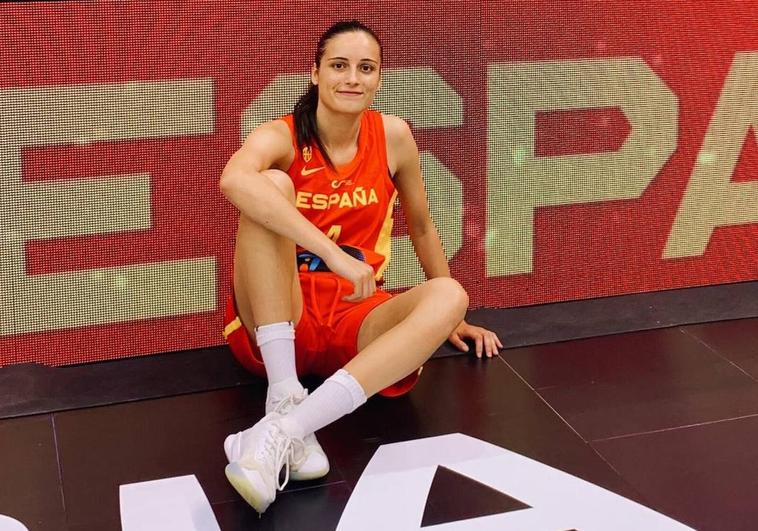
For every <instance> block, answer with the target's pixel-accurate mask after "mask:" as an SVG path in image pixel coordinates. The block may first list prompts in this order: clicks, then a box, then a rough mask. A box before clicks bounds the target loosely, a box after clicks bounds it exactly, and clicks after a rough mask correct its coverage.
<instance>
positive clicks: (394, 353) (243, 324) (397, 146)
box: [220, 21, 502, 513]
mask: <svg viewBox="0 0 758 531" xmlns="http://www.w3.org/2000/svg"><path fill="white" fill-rule="evenodd" d="M381 59H382V56H381V45H380V43H379V39H378V38H377V36H376V35H375V34H374V32H373V31H371V30H370V29H369V28H367V27H366V26H364V25H362V24H361V23H359V22H355V21H349V22H339V23H337V24H335V25H334V26H332V27H331V28H329V29H328V30H327V31H326V32H325V33H324V34H323V35H322V37H321V39H320V40H319V43H318V47H317V51H316V58H315V61H314V64H313V66H312V69H311V85H310V87H309V89H308V91H307V92H306V94H305V95H304V96H303V97H302V98H301V99H300V101H299V102H298V103H297V105H296V106H295V110H294V112H293V114H292V115H289V116H285V117H284V118H282V119H280V120H274V121H272V122H268V123H266V124H263V125H261V126H260V127H259V128H257V129H256V130H255V131H253V132H252V133H251V134H250V136H249V137H248V138H247V139H246V141H245V142H244V144H243V146H242V147H241V148H240V150H239V151H237V153H235V154H234V155H233V156H232V158H231V159H230V160H229V162H228V164H227V166H226V168H225V169H224V172H223V175H222V177H221V181H220V187H221V190H222V192H223V193H224V194H225V195H226V197H227V198H228V199H229V200H230V201H231V202H232V203H233V204H234V205H235V206H236V207H237V208H238V209H239V210H240V213H241V215H240V223H239V229H238V233H237V246H236V252H235V266H234V295H233V297H232V298H231V299H230V302H229V304H228V305H227V311H226V327H225V330H224V334H225V336H226V337H227V340H228V342H229V344H230V347H231V348H232V351H233V352H234V354H235V356H236V357H237V358H238V359H239V360H240V361H241V362H242V363H243V364H244V365H245V366H246V367H247V368H249V369H250V370H251V371H253V372H256V373H258V374H261V375H265V376H267V378H268V380H269V387H268V392H267V397H266V416H265V417H264V418H263V419H261V420H260V421H259V422H258V423H257V424H255V425H254V426H253V427H252V428H249V429H247V430H245V431H243V432H240V433H237V434H232V435H230V436H229V437H227V439H226V441H225V443H224V449H225V451H226V454H227V458H228V460H229V465H227V467H226V475H227V478H228V479H229V481H230V482H231V484H232V485H233V486H234V488H235V489H236V490H237V491H238V492H239V493H240V494H241V495H242V497H243V498H245V500H246V501H247V502H248V503H250V504H251V505H252V506H253V507H254V508H255V509H256V510H257V511H258V512H259V513H262V512H263V511H265V510H266V508H267V507H268V505H269V504H270V503H271V502H273V501H274V498H275V496H276V491H277V489H279V490H281V489H282V488H283V487H284V485H283V484H280V482H279V474H280V471H281V468H282V467H284V468H285V469H286V471H287V473H288V474H289V475H288V476H285V481H284V483H285V484H286V481H287V479H288V478H292V479H313V478H317V477H321V476H323V475H325V474H326V473H327V472H328V471H329V463H328V460H327V459H326V456H325V455H324V452H323V450H322V449H321V447H320V446H319V444H318V442H317V441H316V438H315V436H314V435H313V434H314V432H315V431H317V430H318V429H320V428H322V427H324V426H326V425H327V424H329V423H331V422H334V421H335V420H337V419H338V418H340V417H342V416H343V415H345V414H347V413H350V412H352V411H353V410H354V409H355V408H357V407H358V406H360V405H361V404H363V403H364V402H365V401H366V399H367V398H368V397H370V396H372V395H374V394H375V393H380V394H383V395H385V396H397V395H399V394H403V393H405V392H407V391H408V390H410V388H411V387H412V386H413V385H414V383H415V382H416V380H417V378H418V375H419V373H420V367H421V365H422V364H423V363H424V362H425V361H426V360H427V359H428V358H429V356H431V355H432V353H433V352H434V351H435V350H436V349H437V348H438V347H439V346H440V344H442V342H443V341H444V340H445V339H449V340H450V341H451V342H452V343H453V344H454V345H456V346H457V347H458V348H460V349H461V350H463V351H468V346H467V345H466V343H465V342H464V341H465V340H467V339H468V340H473V341H474V342H475V344H476V354H477V356H479V357H481V356H482V354H483V353H484V354H486V355H487V356H492V354H496V353H497V352H498V348H502V344H501V343H500V341H499V339H498V338H497V336H496V335H495V334H494V333H492V332H490V331H487V330H484V329H482V328H479V327H475V326H471V325H469V324H468V323H466V322H465V321H464V320H463V317H464V315H465V312H466V309H467V307H468V296H467V294H466V292H465V291H464V289H463V288H462V287H461V286H460V284H458V283H457V282H456V281H455V280H453V279H452V278H450V271H449V269H448V265H447V261H446V259H445V255H444V253H443V249H442V244H441V243H440V239H439V236H438V234H437V231H436V229H435V227H434V225H433V223H432V220H431V218H430V215H429V209H428V205H427V201H426V194H425V191H424V185H423V180H422V177H421V170H420V164H419V153H418V148H417V147H416V143H415V141H414V139H413V136H412V134H411V131H410V129H409V127H408V125H407V124H406V123H405V122H404V121H403V120H401V119H399V118H397V117H395V116H389V115H383V114H381V113H378V112H376V111H371V110H368V108H369V106H370V104H371V102H372V101H373V98H374V95H375V94H376V91H377V90H378V89H379V86H380V83H381V79H380V69H381ZM396 194H397V195H398V196H399V198H400V201H401V205H402V207H403V209H404V211H405V214H406V217H407V219H408V229H409V233H410V237H411V239H412V241H413V245H414V248H415V250H416V254H417V255H418V258H419V261H420V262H421V265H422V267H423V269H424V272H425V273H426V276H427V278H428V279H429V280H427V281H426V282H424V283H423V284H421V285H419V286H416V287H415V288H412V289H410V290H408V291H406V292H405V293H402V294H400V295H396V296H390V295H389V294H387V293H386V292H384V291H382V290H380V289H377V281H380V280H381V277H382V273H383V271H384V269H385V268H386V266H387V263H388V261H389V247H390V236H391V231H392V206H393V203H394V200H395V197H396ZM249 331H254V335H255V339H256V341H255V342H253V341H251V339H250V336H249ZM295 331H297V334H295ZM254 343H255V344H254ZM256 344H257V345H256ZM304 373H315V374H318V375H321V376H324V377H327V378H326V380H325V381H324V383H323V384H322V385H321V386H319V387H318V388H317V389H316V390H315V391H314V392H313V394H311V395H310V396H307V393H306V391H305V390H304V389H303V387H302V386H301V385H300V382H299V381H298V377H297V375H298V374H304Z"/></svg>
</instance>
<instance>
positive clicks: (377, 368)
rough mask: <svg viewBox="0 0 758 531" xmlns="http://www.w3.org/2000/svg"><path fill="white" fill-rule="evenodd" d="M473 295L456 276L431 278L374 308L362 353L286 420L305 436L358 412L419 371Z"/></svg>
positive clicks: (367, 322) (363, 327)
mask: <svg viewBox="0 0 758 531" xmlns="http://www.w3.org/2000/svg"><path fill="white" fill-rule="evenodd" d="M467 307H468V295H467V294H466V291H465V290H464V289H463V288H462V287H461V285H460V284H458V282H456V281H455V280H453V279H451V278H436V279H432V280H430V281H427V282H425V283H423V284H421V285H420V286H417V287H415V288H413V289H411V290H409V291H407V292H405V293H403V294H401V295H398V296H396V297H393V298H392V299H389V300H388V301H386V302H384V303H382V304H381V305H379V306H377V307H376V308H374V309H373V310H372V311H371V312H370V313H369V314H368V316H367V317H366V319H365V320H364V321H363V324H362V325H361V329H360V331H359V334H358V348H359V352H358V354H357V355H356V356H355V357H354V358H353V359H352V360H350V361H349V362H348V363H347V364H346V365H345V366H344V367H343V368H342V369H340V370H338V371H337V372H335V373H334V374H333V375H332V376H330V377H329V378H328V379H327V380H325V381H324V383H323V384H322V385H321V386H320V387H319V388H318V389H316V390H315V391H314V392H313V394H312V395H311V396H310V397H308V398H307V399H306V400H305V401H303V402H302V403H301V404H300V405H299V406H298V407H297V408H295V409H294V410H293V411H292V413H291V414H290V415H289V416H288V417H287V419H284V420H283V421H282V425H283V426H284V428H285V429H286V430H288V431H289V433H291V434H293V435H294V436H296V437H302V436H304V435H307V434H309V433H313V432H315V431H317V430H319V429H321V428H322V427H324V426H326V425H328V424H331V423H332V422H334V421H335V420H337V419H338V418H340V417H342V416H343V415H346V414H348V413H350V412H352V411H354V410H355V409H356V408H357V407H359V406H360V405H361V404H363V403H364V402H365V401H366V399H367V398H368V397H370V396H371V395H373V394H375V393H377V392H379V391H381V390H382V389H384V388H385V387H388V386H390V385H392V384H394V383H395V382H397V381H398V380H401V379H402V378H403V377H405V376H407V375H408V374H410V373H412V372H413V371H415V370H416V369H418V368H419V367H420V366H421V365H422V364H423V363H424V362H425V361H426V360H427V359H428V358H429V357H430V356H431V355H432V353H434V351H435V350H436V349H437V347H439V346H440V345H441V344H442V342H443V341H445V339H447V337H448V336H449V335H450V333H451V332H452V331H453V330H454V329H455V327H456V326H457V325H458V324H459V323H460V322H461V320H462V319H463V317H464V315H465V313H466V309H467Z"/></svg>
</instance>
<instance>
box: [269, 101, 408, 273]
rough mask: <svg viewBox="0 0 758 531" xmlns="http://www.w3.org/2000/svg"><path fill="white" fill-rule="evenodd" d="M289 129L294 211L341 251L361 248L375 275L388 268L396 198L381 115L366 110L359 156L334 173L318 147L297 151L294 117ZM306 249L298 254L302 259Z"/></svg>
mask: <svg viewBox="0 0 758 531" xmlns="http://www.w3.org/2000/svg"><path fill="white" fill-rule="evenodd" d="M282 120H284V121H285V122H286V123H287V125H288V126H289V128H290V133H291V135H292V145H293V146H294V147H295V160H294V161H293V162H292V165H291V166H290V168H289V170H287V173H288V174H289V176H290V178H291V179H292V182H293V183H294V185H295V193H296V202H295V206H296V207H297V209H298V210H299V211H300V213H301V214H303V215H304V216H305V217H306V218H307V219H308V220H309V221H310V222H311V223H313V224H314V225H315V226H316V227H318V228H319V229H321V231H322V232H323V233H324V234H326V235H327V236H329V237H330V238H331V239H332V240H334V241H335V242H336V243H337V244H338V245H343V246H344V245H346V246H350V247H354V248H357V249H358V250H360V251H361V253H362V254H363V258H364V261H365V262H366V263H368V264H369V265H371V266H372V267H373V268H374V271H376V278H377V280H379V279H381V277H382V274H383V272H384V270H385V268H386V267H387V265H388V264H389V259H390V247H391V236H392V223H393V219H392V208H393V205H394V203H395V198H396V197H397V191H396V190H395V185H394V183H393V182H392V177H391V176H390V173H389V167H388V166H387V146H386V143H385V139H384V124H383V122H382V115H381V113H379V112H377V111H370V110H367V111H365V112H364V113H363V116H362V118H361V126H360V132H359V133H358V150H357V153H356V154H355V158H353V160H352V161H351V162H350V163H348V164H346V165H344V166H338V167H337V168H331V167H330V166H329V165H328V164H327V163H326V162H325V160H324V157H323V155H322V154H321V151H320V150H319V149H318V147H316V146H306V147H304V148H302V149H298V147H297V142H296V137H295V125H294V119H293V116H292V115H291V114H290V115H287V116H284V117H283V118H282ZM302 251H303V249H301V248H298V253H300V252H302Z"/></svg>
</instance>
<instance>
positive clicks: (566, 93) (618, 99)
mask: <svg viewBox="0 0 758 531" xmlns="http://www.w3.org/2000/svg"><path fill="white" fill-rule="evenodd" d="M488 76H489V77H488V84H489V85H488V97H489V111H488V140H487V162H488V169H487V189H488V198H487V225H488V226H487V275H488V276H503V275H515V274H519V273H530V272H531V271H532V269H533V265H532V258H533V255H534V252H533V245H534V211H535V209H537V208H539V207H543V206H557V205H568V204H573V203H589V202H595V201H609V200H614V199H634V198H637V197H639V196H640V195H641V194H642V192H643V191H644V190H645V188H647V186H648V185H649V184H650V182H651V181H652V180H653V178H654V177H655V175H656V174H657V173H658V172H659V171H660V169H661V168H662V167H663V165H664V164H665V162H666V161H667V160H668V158H669V157H670V156H671V154H672V153H673V152H674V149H675V147H676V139H677V99H676V96H675V95H674V94H673V93H672V92H671V91H670V90H669V89H668V87H666V85H665V84H664V83H663V82H662V81H661V79H660V78H659V77H658V76H657V75H656V74H655V73H654V72H653V71H652V70H650V68H649V67H648V66H647V65H646V64H645V63H644V62H643V61H642V60H641V59H638V58H616V59H599V60H595V59H592V60H589V59H588V60H581V61H554V62H542V63H502V64H493V65H491V66H490V68H489V74H488ZM601 107H620V108H621V110H622V111H623V112H624V114H625V115H626V118H627V119H628V120H629V123H630V125H631V133H630V135H629V137H628V138H627V139H626V140H625V142H624V144H623V145H622V146H621V148H620V149H619V150H618V151H616V152H612V153H594V154H585V155H562V156H553V157H536V156H535V148H534V144H535V142H534V138H535V134H534V123H535V116H536V114H537V113H538V112H539V111H557V110H572V109H591V108H601Z"/></svg>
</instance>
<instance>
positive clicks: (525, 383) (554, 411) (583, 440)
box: [497, 354, 589, 444]
mask: <svg viewBox="0 0 758 531" xmlns="http://www.w3.org/2000/svg"><path fill="white" fill-rule="evenodd" d="M497 357H498V358H499V359H500V361H502V362H503V363H504V364H505V366H506V367H508V368H509V369H510V370H511V372H513V374H515V375H516V376H517V377H518V378H519V380H521V381H522V382H523V383H524V385H526V386H527V387H528V388H529V389H531V391H532V392H533V393H534V394H535V395H537V397H538V398H539V399H540V400H541V401H542V402H543V403H544V404H545V405H546V406H547V407H548V409H550V411H552V412H553V414H554V415H555V416H556V417H558V418H559V419H561V422H563V423H564V424H565V425H566V426H568V427H569V429H570V430H571V431H573V432H574V433H575V434H576V436H577V437H579V439H580V440H581V441H582V442H584V443H585V444H588V443H589V441H588V440H587V439H585V438H584V437H583V436H582V434H581V433H579V432H578V431H576V429H575V428H574V427H573V426H572V425H571V424H570V423H569V422H568V421H567V420H566V419H565V418H563V416H562V415H561V414H560V413H558V411H556V409H555V408H554V407H553V406H552V405H551V404H550V403H549V402H548V401H547V400H545V397H543V396H542V395H541V394H540V393H539V392H538V391H536V390H535V389H534V387H532V385H531V384H530V383H529V382H527V381H526V380H525V379H524V378H523V376H521V375H520V374H519V373H518V371H516V369H514V368H513V367H512V366H511V365H510V364H509V363H508V362H507V361H505V359H503V357H502V356H500V355H499V354H498V356H497Z"/></svg>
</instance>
